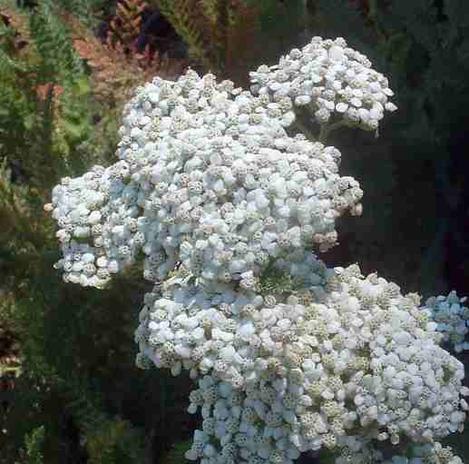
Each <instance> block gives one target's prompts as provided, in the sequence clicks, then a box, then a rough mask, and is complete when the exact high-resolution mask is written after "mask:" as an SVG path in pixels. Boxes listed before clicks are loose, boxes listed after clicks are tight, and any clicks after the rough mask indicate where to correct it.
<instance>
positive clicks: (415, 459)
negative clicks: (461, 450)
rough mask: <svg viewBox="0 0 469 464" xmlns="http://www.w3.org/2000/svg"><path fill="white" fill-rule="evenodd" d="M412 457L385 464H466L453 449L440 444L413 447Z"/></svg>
mask: <svg viewBox="0 0 469 464" xmlns="http://www.w3.org/2000/svg"><path fill="white" fill-rule="evenodd" d="M411 454H412V457H405V456H394V457H393V458H392V459H389V460H386V461H384V464H423V463H425V464H426V463H428V464H464V463H463V460H462V459H461V458H460V457H459V456H456V455H455V454H454V453H453V451H452V449H451V448H450V447H448V446H443V445H442V444H441V443H439V442H435V443H432V444H427V445H421V446H412V453H411Z"/></svg>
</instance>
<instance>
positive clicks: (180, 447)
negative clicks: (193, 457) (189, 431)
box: [161, 440, 191, 464]
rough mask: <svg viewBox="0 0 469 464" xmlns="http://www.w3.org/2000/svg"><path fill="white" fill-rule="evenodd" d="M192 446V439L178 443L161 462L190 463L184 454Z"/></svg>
mask: <svg viewBox="0 0 469 464" xmlns="http://www.w3.org/2000/svg"><path fill="white" fill-rule="evenodd" d="M190 447H191V441H190V440H189V441H184V442H181V443H176V444H175V445H174V446H173V448H172V449H171V450H170V451H168V453H166V454H165V456H164V457H163V459H162V461H161V464H184V463H185V462H186V463H188V462H189V461H187V459H186V458H185V457H184V454H185V452H186V451H187V450H189V448H190Z"/></svg>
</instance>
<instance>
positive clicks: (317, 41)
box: [250, 37, 397, 130]
mask: <svg viewBox="0 0 469 464" xmlns="http://www.w3.org/2000/svg"><path fill="white" fill-rule="evenodd" d="M250 77H251V83H252V87H251V89H252V91H253V92H254V93H255V94H259V95H268V96H269V97H270V99H271V100H272V101H273V102H277V101H281V100H282V99H284V98H285V97H288V98H290V99H291V101H292V103H293V105H294V106H295V107H309V108H311V109H312V113H313V115H314V118H315V119H316V121H317V122H318V123H319V124H324V123H327V122H328V121H329V120H330V119H332V118H335V119H336V120H337V119H339V120H343V121H345V122H347V123H348V124H350V125H356V126H359V127H361V128H363V129H367V130H375V129H377V128H378V124H379V121H380V120H381V119H382V118H383V117H384V112H385V111H394V110H396V109H397V107H396V106H395V105H394V103H392V102H390V101H389V97H391V96H392V95H393V94H394V93H393V91H392V90H391V89H390V88H389V83H388V80H387V79H386V77H384V76H383V75H382V74H380V73H378V72H377V71H375V70H374V69H372V67H371V62H370V61H369V60H368V58H367V57H366V56H364V55H362V54H361V53H359V52H357V51H355V50H353V49H352V48H350V47H348V46H347V43H346V41H345V40H344V39H342V38H338V39H335V40H330V39H327V40H324V39H322V38H321V37H313V39H312V40H311V42H310V43H309V44H307V45H305V46H304V47H303V48H302V49H301V50H299V49H293V50H291V51H290V52H289V53H288V54H287V55H285V56H283V57H282V58H281V59H280V61H279V63H278V64H276V65H274V66H266V65H262V66H260V67H259V68H258V69H257V71H255V72H251V73H250Z"/></svg>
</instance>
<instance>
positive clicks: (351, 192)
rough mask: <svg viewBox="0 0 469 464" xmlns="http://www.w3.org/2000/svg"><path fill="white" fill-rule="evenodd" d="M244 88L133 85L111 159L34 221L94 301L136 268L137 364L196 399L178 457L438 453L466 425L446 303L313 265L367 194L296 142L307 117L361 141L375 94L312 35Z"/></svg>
mask: <svg viewBox="0 0 469 464" xmlns="http://www.w3.org/2000/svg"><path fill="white" fill-rule="evenodd" d="M251 78H252V81H253V83H254V84H255V86H254V88H253V93H251V92H249V91H243V90H242V89H238V88H235V86H234V84H233V83H232V82H230V81H223V82H220V83H217V81H216V79H215V76H213V75H212V74H207V75H205V76H203V77H199V76H198V75H197V74H196V73H195V72H193V71H188V72H186V73H185V74H184V75H183V76H181V77H180V78H179V79H178V80H177V81H175V82H169V81H165V80H162V79H160V78H155V79H154V80H153V82H151V83H149V84H147V85H145V86H144V87H141V88H139V89H138V90H137V93H136V96H135V97H134V98H133V99H132V100H131V101H130V102H129V104H128V105H127V106H126V108H125V111H124V116H123V126H122V127H121V129H120V135H121V141H120V143H119V146H118V149H117V155H118V157H119V161H117V162H116V163H115V164H114V165H112V166H110V167H108V168H104V167H102V166H94V167H93V168H92V169H91V170H90V171H89V172H87V173H86V174H84V175H83V176H81V177H78V178H74V179H71V178H65V179H63V180H62V183H61V184H60V185H58V186H57V187H55V189H54V191H53V193H52V203H51V204H49V205H46V209H47V210H49V211H52V215H53V217H54V218H55V219H56V220H57V223H58V226H59V231H58V232H57V237H58V239H59V240H60V242H61V246H62V252H63V257H62V259H61V260H60V261H59V262H58V263H57V267H58V268H61V269H63V272H64V279H65V280H66V281H69V282H73V283H79V284H81V285H84V286H94V287H98V288H100V287H103V286H105V285H106V283H107V282H108V281H109V280H110V278H111V277H112V274H115V273H117V272H119V271H121V270H122V269H123V268H125V267H126V266H128V265H130V264H132V263H134V262H135V261H136V260H137V258H138V257H139V256H142V257H143V275H144V278H146V279H148V280H150V281H152V282H154V283H155V287H154V290H153V291H152V292H150V293H148V294H146V295H145V301H144V307H143V309H142V310H141V312H140V324H139V327H138V329H137V331H136V334H135V338H136V341H137V343H138V344H139V347H140V353H139V354H138V356H137V364H138V365H139V366H141V367H148V366H152V365H155V366H157V367H164V368H169V369H171V371H172V373H173V374H174V375H177V374H179V373H180V372H181V371H182V370H188V371H189V372H190V375H191V377H192V378H193V379H194V380H195V381H196V382H197V388H196V389H195V390H194V391H193V392H192V393H191V395H190V406H189V411H190V412H192V413H195V412H197V411H199V410H200V412H201V414H202V418H203V422H202V429H201V430H198V431H196V432H195V434H194V442H193V446H192V448H191V449H190V450H189V451H188V452H187V458H188V459H193V460H197V459H200V462H201V463H202V464H230V463H232V464H238V463H239V464H242V463H246V464H261V463H274V464H275V463H278V464H280V463H285V464H288V463H290V462H293V461H294V460H295V459H296V458H298V457H299V455H300V453H302V452H305V451H309V450H321V449H323V448H327V449H338V450H342V453H341V454H340V455H339V456H338V458H337V463H338V464H340V463H342V462H366V460H365V457H364V456H365V455H366V456H368V457H367V458H366V459H368V461H369V462H378V456H381V455H380V452H379V449H378V448H379V444H380V443H390V444H391V445H395V446H396V447H397V446H400V445H405V444H406V443H407V442H416V443H429V446H430V448H431V450H433V451H435V450H437V451H438V450H439V448H438V446H439V445H438V446H437V445H436V444H434V443H436V442H435V440H437V439H439V438H442V437H444V436H446V435H448V434H449V433H452V432H455V431H458V430H461V428H462V424H463V422H464V419H465V410H467V403H466V402H465V400H464V399H463V398H462V397H463V396H464V395H466V393H467V391H466V389H465V388H464V387H462V379H463V377H464V369H463V365H462V364H461V363H460V362H459V361H458V360H457V359H456V358H454V357H452V356H451V355H450V354H449V353H448V352H447V351H445V350H444V349H443V348H442V347H441V346H440V342H441V340H442V338H443V337H444V336H442V335H441V334H440V332H438V331H437V329H441V328H442V327H441V321H438V322H433V321H432V318H431V316H432V314H433V313H434V312H435V311H433V312H432V310H431V308H430V307H438V308H440V307H442V305H443V303H442V302H441V301H440V300H438V304H437V306H435V305H433V303H432V302H431V301H430V302H429V303H428V308H420V307H419V304H420V302H419V299H418V297H417V296H415V295H406V296H403V295H402V294H401V292H400V289H399V287H398V286H397V285H396V284H393V283H390V282H387V281H386V280H384V279H382V278H380V277H378V276H377V275H376V274H372V275H370V276H368V277H364V276H362V274H361V272H360V269H359V268H358V266H350V267H348V268H345V269H344V268H340V267H337V268H333V269H329V268H327V266H326V265H325V264H324V263H323V262H322V261H321V260H320V259H319V258H318V257H317V256H316V255H315V254H313V252H312V251H313V249H315V250H316V251H320V252H321V251H326V250H327V249H329V248H330V247H332V246H333V245H334V244H335V243H336V241H337V232H336V230H335V223H336V220H337V218H338V217H339V216H341V215H343V214H344V213H346V212H350V213H351V214H354V215H359V214H360V213H361V204H360V200H361V198H362V195H363V192H362V190H361V189H360V187H359V184H358V182H357V181H356V180H355V179H353V178H352V177H346V176H345V177H344V176H341V175H340V174H339V164H340V158H341V155H340V152H339V151H338V150H337V149H336V148H334V147H332V146H326V145H324V144H322V143H320V142H317V141H311V140H308V139H307V138H306V137H305V136H304V135H303V134H294V131H293V128H292V123H293V122H294V121H295V118H296V117H297V112H298V108H299V107H302V106H305V105H307V106H308V107H309V108H312V109H313V110H314V111H313V114H314V118H315V119H316V121H317V122H318V123H319V124H325V123H326V121H327V120H329V119H330V118H332V117H334V118H335V120H337V118H339V119H340V117H342V116H343V118H345V120H347V121H348V123H350V122H353V123H357V124H358V126H359V127H362V128H366V129H376V128H377V125H378V122H379V120H380V119H381V118H382V117H383V114H384V111H385V110H389V111H391V110H393V109H394V105H392V104H391V103H390V102H389V101H388V97H389V96H391V95H392V92H391V91H390V90H389V88H388V83H387V80H386V79H385V78H384V77H383V76H382V75H380V74H379V73H377V72H376V71H374V70H373V69H371V65H370V63H369V61H368V60H367V59H366V58H365V57H363V55H361V54H359V53H358V52H355V51H353V50H351V49H350V48H348V47H347V46H346V44H345V41H343V39H337V40H336V41H329V40H322V39H320V38H314V39H313V40H312V42H311V43H310V44H309V45H307V46H306V47H304V48H303V49H302V50H301V51H300V50H292V51H291V52H290V54H289V55H288V56H287V57H284V58H282V59H281V61H280V63H279V65H278V66H276V67H271V68H267V67H261V68H259V70H258V71H257V72H256V73H252V75H251ZM326 113H327V114H326ZM338 115H339V116H338ZM282 280H283V281H284V282H286V283H287V284H286V286H284V285H283V284H282V285H280V281H282ZM458 301H459V300H458ZM438 305H439V306H438ZM443 306H444V305H443ZM451 307H452V306H451ZM440 312H441V311H440ZM438 317H440V316H438ZM438 317H437V316H435V318H436V319H438ZM440 319H441V317H440ZM453 326H454V323H453V324H452V325H451V327H453ZM445 327H446V326H445ZM455 330H458V329H455ZM446 332H449V329H447V330H445V329H443V333H446ZM464 335H465V333H464ZM451 340H452V341H454V336H452V338H451ZM458 340H459V339H458ZM433 451H432V453H433ZM437 451H435V453H436V452H437ZM438 452H439V453H440V451H438ZM442 453H443V454H444V452H442ZM440 454H441V453H440ZM369 456H375V458H373V459H375V461H370V459H371V458H369ZM344 459H345V461H344ZM379 459H381V458H379ZM395 459H398V457H395ZM399 459H400V458H399ZM381 460H382V461H383V462H384V457H383V458H382V459H381ZM392 462H401V461H392ZM402 462H404V461H402ZM405 462H407V461H405ZM409 462H412V461H409ZM435 462H440V461H435ZM441 462H448V463H449V462H451V463H454V464H455V463H456V462H457V461H450V460H446V461H444V460H441Z"/></svg>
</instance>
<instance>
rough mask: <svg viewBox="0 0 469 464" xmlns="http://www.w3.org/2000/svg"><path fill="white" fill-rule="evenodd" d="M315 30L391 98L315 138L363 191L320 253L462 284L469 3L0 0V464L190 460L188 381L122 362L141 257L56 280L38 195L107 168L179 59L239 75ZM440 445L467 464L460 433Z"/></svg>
mask: <svg viewBox="0 0 469 464" xmlns="http://www.w3.org/2000/svg"><path fill="white" fill-rule="evenodd" d="M313 35H322V36H324V37H328V38H334V37H337V36H342V37H344V38H345V39H346V40H347V42H348V43H349V45H350V46H352V47H353V48H355V49H357V50H359V51H361V52H362V53H365V54H366V55H367V56H368V57H369V58H370V59H371V60H372V62H373V64H374V67H375V69H377V70H379V71H380V72H382V73H383V74H385V75H386V76H388V77H389V79H390V82H391V87H392V88H393V89H394V91H395V93H396V96H395V98H394V101H395V103H396V104H397V105H398V107H399V111H397V112H395V113H393V115H392V116H388V118H387V119H386V120H385V121H384V123H383V125H382V126H381V129H380V134H379V138H375V136H374V134H370V133H362V132H359V131H351V130H346V129H344V130H341V131H338V132H335V133H334V134H333V136H332V140H330V143H332V144H334V145H336V146H337V147H338V148H339V149H340V150H341V152H342V156H343V161H342V167H341V170H342V171H341V172H342V173H343V174H346V175H352V176H354V177H355V178H357V179H358V180H359V181H360V183H361V184H362V187H363V189H364V191H365V197H364V213H363V215H362V217H360V218H351V217H350V218H344V219H343V220H342V221H341V222H340V224H339V241H340V244H339V245H338V246H337V247H336V248H335V249H333V250H331V251H330V252H328V253H327V254H325V255H323V258H324V260H325V261H326V262H327V263H328V264H330V265H338V264H340V265H347V264H351V263H354V262H358V263H359V264H360V266H361V268H362V270H363V272H364V273H369V272H374V271H379V273H380V275H382V276H383V277H385V278H386V279H390V280H394V281H396V283H398V284H399V285H400V286H401V288H402V290H403V292H405V293H407V292H417V291H418V292H420V293H421V294H422V295H423V297H424V299H425V298H427V297H429V296H431V295H437V294H446V293H448V291H449V290H451V289H455V290H457V292H458V294H459V295H464V294H469V259H468V258H469V241H467V240H466V232H467V231H469V202H468V199H469V183H468V182H466V179H465V177H466V173H467V172H468V168H469V161H468V160H469V156H468V153H467V152H468V151H469V131H468V130H467V127H468V124H469V91H468V90H469V79H468V76H469V3H468V2H467V1H464V0H408V1H403V0H307V1H303V0H284V1H280V0H146V1H144V0H119V1H105V0H37V1H32V0H31V1H26V0H24V1H13V0H11V1H10V0H0V463H1V464H13V463H28V464H41V463H47V464H56V463H59V464H78V463H90V464H114V463H116V464H120V463H123V464H125V463H139V464H140V463H145V464H171V463H172V464H176V463H178V464H179V463H183V462H185V461H184V458H183V453H184V451H185V450H186V449H187V447H188V440H190V438H191V435H192V430H193V429H194V428H195V425H196V424H197V422H198V419H199V418H198V417H197V416H190V415H189V414H188V413H187V412H186V407H187V395H188V392H189V391H190V389H191V382H190V380H189V379H187V378H183V377H179V378H176V379H174V378H172V377H171V376H170V375H168V373H166V372H164V371H157V370H152V371H141V370H139V369H137V368H136V367H135V366H134V358H135V354H136V352H137V347H136V345H135V344H134V341H133V332H134V330H135V328H136V327H137V325H138V324H137V317H138V312H139V309H140V305H141V302H142V299H143V294H144V293H145V292H146V291H148V289H149V285H148V284H147V283H145V282H143V279H142V277H141V272H140V271H139V269H138V266H136V267H135V268H134V269H130V270H129V271H128V272H127V273H126V274H125V275H123V276H121V277H119V278H118V279H117V280H115V281H114V283H113V285H112V286H111V288H109V289H108V290H106V291H99V290H93V289H88V288H86V289H85V288H79V287H77V286H73V285H67V284H64V283H63V282H62V281H61V278H60V275H59V273H58V272H57V271H55V270H54V269H53V264H54V262H55V261H56V260H57V259H58V257H59V250H58V244H57V242H56V239H55V236H54V225H53V223H52V221H51V219H50V218H49V217H48V216H47V215H46V214H45V213H44V212H43V209H42V205H43V204H44V203H46V202H48V201H49V200H50V191H51V188H52V187H53V186H54V185H55V184H56V183H58V182H60V179H61V178H62V177H64V176H76V175H80V174H81V173H83V172H84V171H85V170H86V169H87V168H88V167H89V166H91V165H92V164H110V163H112V162H113V159H114V150H115V146H116V143H117V141H118V134H117V130H118V127H119V119H120V114H121V112H122V108H123V105H124V103H125V102H126V101H127V100H128V99H129V98H130V97H131V96H132V94H133V91H134V89H135V88H136V87H137V86H139V85H141V84H143V83H144V82H146V81H148V80H150V79H151V78H152V77H153V76H155V75H158V76H162V77H165V78H170V79H172V78H177V76H178V75H179V74H180V73H181V72H183V71H184V70H185V69H186V68H187V67H189V66H190V67H191V68H193V69H196V70H197V71H199V72H201V73H204V72H207V71H212V72H214V73H216V74H217V75H218V76H220V78H230V79H231V80H233V81H235V83H236V84H238V85H243V86H247V83H248V72H249V70H251V69H254V68H256V67H257V66H258V65H260V64H262V63H267V64H273V63H275V62H276V61H277V60H278V58H279V56H280V55H281V54H282V53H285V52H287V51H288V50H289V49H290V48H292V47H294V46H302V45H304V44H305V43H306V42H308V41H309V39H310V38H311V36H313ZM461 359H462V360H463V361H465V363H466V365H467V361H468V360H467V359H464V357H461ZM451 441H452V443H453V444H455V446H456V448H457V449H458V451H459V453H460V455H461V457H463V460H464V458H466V459H467V460H468V461H469V450H467V449H464V447H466V448H468V447H469V437H468V436H466V439H464V437H463V436H459V437H454V438H452V439H451ZM302 462H304V463H313V462H322V463H326V462H330V460H329V458H328V457H327V456H322V457H320V458H318V457H306V456H305V457H304V459H303V458H302Z"/></svg>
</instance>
